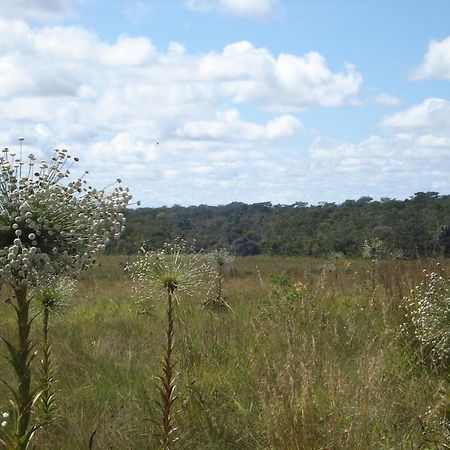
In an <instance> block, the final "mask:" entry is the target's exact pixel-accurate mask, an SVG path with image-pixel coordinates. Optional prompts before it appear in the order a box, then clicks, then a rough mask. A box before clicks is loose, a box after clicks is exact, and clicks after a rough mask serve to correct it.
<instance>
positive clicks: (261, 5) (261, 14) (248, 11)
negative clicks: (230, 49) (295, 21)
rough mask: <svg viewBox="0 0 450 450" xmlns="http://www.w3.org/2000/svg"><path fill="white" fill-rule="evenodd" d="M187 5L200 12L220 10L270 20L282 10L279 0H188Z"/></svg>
mask: <svg viewBox="0 0 450 450" xmlns="http://www.w3.org/2000/svg"><path fill="white" fill-rule="evenodd" d="M185 5H186V6H187V7H188V8H189V9H191V10H193V11H200V12H209V11H214V10H216V11H220V12H222V13H225V14H230V15H233V16H237V17H244V18H249V19H257V20H269V19H273V18H275V17H277V16H278V15H279V14H280V13H281V12H282V4H281V2H280V1H279V0H187V1H186V2H185Z"/></svg>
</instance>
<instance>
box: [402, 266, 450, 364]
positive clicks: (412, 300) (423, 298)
mask: <svg viewBox="0 0 450 450" xmlns="http://www.w3.org/2000/svg"><path fill="white" fill-rule="evenodd" d="M443 274H444V272H443V271H442V274H438V273H436V272H431V273H428V272H427V271H426V270H424V275H425V280H424V281H423V282H422V283H420V284H419V285H417V286H416V287H415V288H414V289H412V290H411V292H410V295H409V297H407V298H405V299H404V300H405V302H406V309H407V314H406V316H407V318H408V319H409V322H410V325H412V327H413V332H414V335H415V337H416V338H417V339H418V341H419V342H420V344H421V345H422V346H423V347H424V349H425V350H427V351H428V352H429V354H430V356H431V357H432V358H433V360H435V361H436V362H438V363H443V364H448V363H450V279H448V278H445V277H444V276H443ZM407 325H408V324H405V328H406V327H407Z"/></svg>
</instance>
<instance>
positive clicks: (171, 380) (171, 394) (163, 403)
mask: <svg viewBox="0 0 450 450" xmlns="http://www.w3.org/2000/svg"><path fill="white" fill-rule="evenodd" d="M174 291H175V286H172V285H170V286H168V287H167V328H166V343H165V347H164V357H163V360H162V369H163V375H161V376H159V377H158V380H159V381H160V385H159V386H158V391H159V394H160V401H159V402H157V404H158V406H159V407H160V409H161V413H162V418H161V424H160V427H161V434H160V438H159V441H160V444H161V448H162V449H163V450H170V448H171V447H172V444H173V443H174V442H175V441H176V439H174V438H173V433H174V432H175V431H176V428H175V427H174V424H173V417H174V413H173V404H174V403H175V401H176V400H177V398H178V397H176V396H175V377H176V375H175V374H174V370H173V369H174V367H175V364H176V363H175V362H173V361H172V360H173V358H172V354H173V351H174V308H173V295H174Z"/></svg>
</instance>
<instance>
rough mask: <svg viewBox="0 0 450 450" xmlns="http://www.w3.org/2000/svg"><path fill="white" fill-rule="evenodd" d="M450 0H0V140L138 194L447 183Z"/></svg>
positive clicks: (407, 188)
mask: <svg viewBox="0 0 450 450" xmlns="http://www.w3.org/2000/svg"><path fill="white" fill-rule="evenodd" d="M448 17H450V2H448V0H428V1H419V0H395V1H392V0H391V1H385V0H378V1H377V2H375V1H364V0H341V1H336V0H295V1H294V0H166V1H164V2H163V1H155V0H117V1H111V0H109V1H106V0H3V1H2V2H0V69H1V70H0V116H1V117H0V120H1V122H0V123H1V124H2V125H1V127H0V141H1V142H2V145H3V146H8V147H14V146H16V145H17V137H18V136H24V137H25V145H26V149H27V150H29V151H30V152H31V151H32V152H35V153H37V154H38V155H40V156H41V157H43V158H44V157H47V156H48V155H49V154H50V152H51V150H52V149H53V148H55V147H56V148H59V147H65V148H68V149H69V150H70V151H71V153H73V154H74V155H75V154H76V155H77V156H79V157H80V167H82V168H83V169H84V168H86V169H89V170H90V177H91V180H90V181H91V182H92V184H95V185H98V186H101V185H102V184H104V185H106V184H109V181H110V180H114V179H115V178H118V177H120V178H121V179H122V180H123V182H124V184H125V185H127V186H129V187H130V189H131V190H132V192H133V195H134V197H135V199H139V200H141V202H142V204H143V205H145V206H159V205H168V206H170V205H172V204H182V205H195V204H201V203H203V204H211V205H214V204H225V203H229V202H232V201H244V202H248V203H253V202H262V201H272V202H273V203H283V204H289V203H294V202H296V201H307V202H310V203H317V202H320V201H335V202H341V201H343V200H345V199H348V198H354V199H356V198H359V197H361V196H366V195H370V196H372V197H374V198H376V199H378V198H381V197H395V198H406V197H409V196H411V195H413V194H414V193H415V192H417V191H430V190H432V191H438V192H440V193H442V194H449V193H450V177H449V176H448V173H449V169H450V22H449V21H448Z"/></svg>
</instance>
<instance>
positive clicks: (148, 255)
mask: <svg viewBox="0 0 450 450" xmlns="http://www.w3.org/2000/svg"><path fill="white" fill-rule="evenodd" d="M126 270H127V271H129V272H130V273H131V278H132V281H133V288H132V289H133V296H134V297H135V299H136V302H137V304H138V305H139V306H140V307H141V308H142V311H143V312H149V311H151V303H152V301H154V300H155V299H156V298H159V297H161V296H162V295H165V294H167V291H168V290H170V291H171V293H173V294H175V295H177V294H181V293H182V294H186V295H192V294H193V292H194V291H195V289H196V288H197V287H198V286H199V285H200V284H201V283H202V282H203V281H204V279H205V277H206V276H207V275H208V274H209V271H210V269H209V265H208V264H207V263H206V262H205V257H204V255H202V254H199V253H189V252H188V250H187V248H186V242H184V241H183V240H180V239H177V240H176V241H175V242H174V243H170V244H168V243H166V244H164V246H163V248H162V249H161V250H159V251H153V252H152V251H146V250H145V249H144V248H142V249H141V254H140V255H139V256H137V258H136V259H135V260H134V261H133V262H130V263H129V264H128V266H127V267H126Z"/></svg>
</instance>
